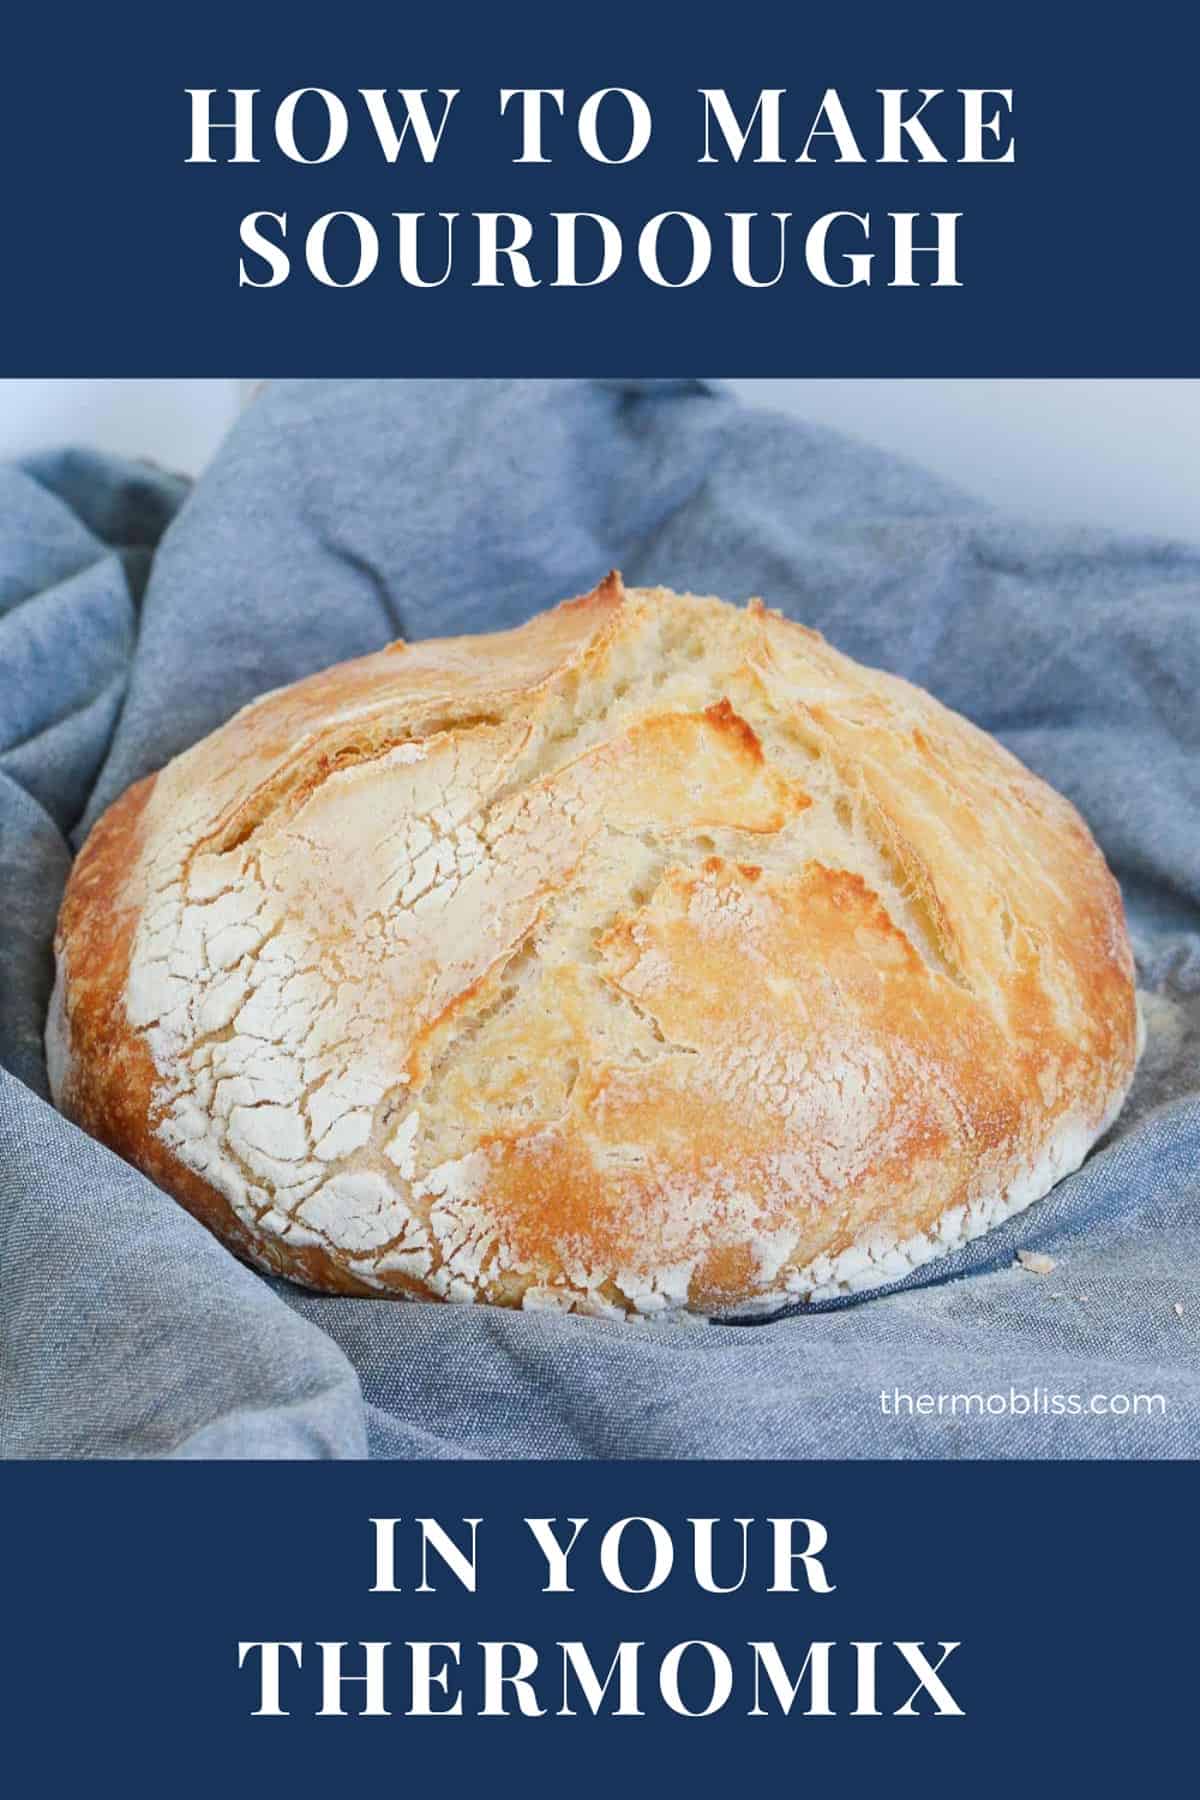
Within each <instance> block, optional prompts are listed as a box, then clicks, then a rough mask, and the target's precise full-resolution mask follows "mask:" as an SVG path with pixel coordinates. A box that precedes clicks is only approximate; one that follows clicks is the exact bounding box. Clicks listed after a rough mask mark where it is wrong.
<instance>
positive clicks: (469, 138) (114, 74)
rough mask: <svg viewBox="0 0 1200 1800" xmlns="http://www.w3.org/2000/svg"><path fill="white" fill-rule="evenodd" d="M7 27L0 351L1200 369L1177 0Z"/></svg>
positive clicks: (1191, 167) (632, 370)
mask: <svg viewBox="0 0 1200 1800" xmlns="http://www.w3.org/2000/svg"><path fill="white" fill-rule="evenodd" d="M8 29H9V41H8V44H7V50H8V55H7V57H6V68H5V74H6V80H5V84H4V95H3V105H2V107H0V170H2V176H0V179H2V180H3V192H4V222H5V240H6V245H7V250H8V255H7V257H6V270H5V296H4V319H5V326H6V329H5V332H4V335H3V340H2V341H3V351H2V355H0V370H2V371H3V372H4V373H6V374H14V375H15V374H32V373H36V374H45V375H49V374H54V375H86V376H94V375H101V374H114V375H117V374H119V375H133V374H145V375H183V374H194V375H228V374H230V373H231V372H232V373H243V374H252V375H263V376H268V375H284V374H306V375H318V374H343V375H351V374H362V375H392V374H394V375H415V374H437V375H472V374H484V373H487V374H492V375H496V374H510V375H578V374H622V375H673V374H683V373H693V372H695V371H697V370H701V371H706V372H711V373H714V374H730V375H752V374H760V375H776V376H778V375H839V376H849V375H993V376H995V375H1014V376H1016V375H1057V376H1062V375H1091V376H1096V375H1190V374H1196V373H1198V372H1200V350H1198V349H1197V340H1198V337H1200V334H1198V333H1197V331H1196V326H1195V318H1196V271H1197V263H1198V258H1197V253H1196V228H1195V223H1194V210H1195V209H1194V206H1193V204H1192V188H1193V186H1194V180H1195V161H1196V159H1195V146H1194V132H1193V120H1194V116H1195V102H1194V92H1193V89H1194V82H1195V68H1196V62H1195V57H1194V55H1193V54H1190V53H1189V45H1188V43H1187V41H1186V37H1185V34H1191V33H1194V29H1195V27H1194V21H1193V19H1192V15H1191V12H1190V10H1189V9H1187V8H1179V7H1177V6H1166V5H1162V4H1156V3H1153V4H1147V5H1143V6H1141V7H1139V8H1137V9H1136V11H1135V12H1133V13H1130V14H1129V15H1127V16H1126V17H1125V18H1124V20H1123V22H1122V29H1121V33H1120V35H1119V36H1118V35H1116V34H1115V33H1114V32H1113V31H1112V30H1111V29H1110V27H1109V23H1108V21H1107V15H1104V14H1101V13H1096V12H1095V11H1093V10H1091V9H1087V8H1082V7H1048V6H1046V5H1044V4H1041V5H1036V6H1035V5H1031V4H1027V3H1026V0H1012V3H1010V4H1008V5H1006V6H1005V7H1003V8H1001V9H996V8H979V7H971V6H963V5H961V4H958V5H954V6H948V5H924V6H920V7H916V8H913V7H904V8H898V7H877V8H876V7H871V8H864V7H844V6H842V7H833V8H820V9H818V8H813V7H806V8H794V7H780V6H778V5H777V4H772V5H770V6H767V5H763V4H760V3H758V0H746V3H744V4H740V5H738V6H737V7H735V8H728V9H725V11H724V13H723V15H722V17H721V20H720V22H719V23H718V22H714V21H713V20H712V19H710V18H709V17H708V16H707V15H706V14H704V13H703V12H702V11H700V10H698V9H695V8H692V7H683V6H645V5H642V6H639V7H636V8H632V7H628V6H622V5H621V4H617V3H615V0H614V4H611V5H608V6H605V7H604V8H603V9H602V10H601V11H600V12H594V13H591V14H588V13H584V14H582V15H581V14H580V13H579V11H578V9H568V8H563V7H561V6H560V7H556V8H542V7H537V8H533V7H525V8H521V9H519V10H514V9H511V8H504V9H500V10H499V11H494V10H493V11H490V12H488V13H486V14H485V13H484V12H483V10H482V9H479V10H478V11H476V9H470V10H467V9H461V8H452V7H429V8H423V9H420V10H418V9H416V8H406V9H403V10H397V9H394V8H385V7H379V6H377V5H372V6H371V7H369V8H367V7H363V6H356V5H354V4H349V3H345V4H340V5H338V6H337V7H336V8H329V9H313V8H308V7H305V8H298V7H286V8H285V7H281V6H277V5H271V6H255V7H248V6H245V5H239V6H236V7H234V6H230V5H228V4H222V3H221V0H215V3H214V4H212V5H209V6H206V7H205V8H204V9H203V11H202V12H201V13H200V14H197V15H194V16H193V15H188V24H187V29H181V27H180V21H179V20H178V19H175V20H171V18H170V15H167V14H164V13H163V10H162V8H161V7H158V6H156V7H149V6H146V5H143V4H127V5H125V6H123V7H121V8H120V9H117V10H115V11H114V10H113V9H109V8H104V9H90V10H88V11H86V12H84V11H81V10H80V11H73V12H72V13H70V14H63V13H62V12H61V11H60V10H58V9H47V8H41V9H34V10H33V13H32V16H30V15H28V14H27V15H26V16H24V17H23V18H22V21H21V23H20V25H19V27H18V26H16V25H14V24H13V22H12V21H10V22H9V27H8ZM1192 48H1193V49H1194V45H1193V46H1192ZM523 90H545V92H543V93H541V94H540V95H538V94H533V95H531V97H530V98H529V99H528V100H526V99H524V98H523V97H522V91H523ZM506 92H509V93H510V98H509V99H508V100H507V101H504V100H503V96H504V94H505V93H506ZM239 95H240V96H241V99H239V97H238V96H239ZM406 96H420V97H421V106H422V107H423V108H424V109H425V110H424V112H423V113H421V114H420V116H419V117H414V116H413V112H414V107H415V106H416V102H415V100H414V101H412V102H411V103H410V100H409V99H408V98H406ZM447 96H449V98H447ZM706 96H707V97H706ZM239 120H240V130H239V131H238V132H235V130H234V129H233V127H234V125H235V124H236V123H238V122H239ZM450 214H452V215H454V216H453V218H452V219H450V218H448V217H447V215H450ZM510 250H512V251H514V252H515V253H516V254H515V255H513V256H510V255H508V254H507V252H508V251H510ZM935 252H940V254H935ZM572 284H574V285H572Z"/></svg>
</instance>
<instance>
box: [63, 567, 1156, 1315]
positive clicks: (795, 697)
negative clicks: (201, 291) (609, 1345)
mask: <svg viewBox="0 0 1200 1800" xmlns="http://www.w3.org/2000/svg"><path fill="white" fill-rule="evenodd" d="M57 951H58V959H59V971H58V973H59V982H58V994H57V1001H56V1009H55V1012H54V1016H53V1019H52V1023H51V1026H50V1028H49V1040H50V1045H51V1048H52V1051H53V1054H52V1056H51V1068H52V1080H53V1082H54V1086H55V1092H56V1098H57V1099H58V1101H59V1104H60V1105H61V1106H62V1107H63V1108H64V1110H66V1111H67V1112H68V1113H70V1114H71V1115H72V1116H74V1117H75V1118H77V1119H78V1120H79V1122H80V1123H81V1124H83V1125H84V1126H85V1128H86V1129H88V1130H90V1131H92V1132H93V1133H94V1134H95V1135H97V1136H98V1137H100V1138H102V1139H103V1140H104V1141H105V1142H107V1143H109V1144H111V1145H112V1146H113V1147H114V1148H115V1149H117V1150H118V1151H119V1152H120V1153H121V1154H123V1155H125V1156H126V1157H128V1158H129V1159H130V1160H132V1161H133V1162H135V1163H137V1164H138V1165H139V1166H140V1167H142V1168H143V1169H145V1170H146V1172H147V1173H148V1174H150V1175H151V1176H152V1178H154V1179H155V1180H157V1181H159V1182H160V1183H161V1185H163V1186H165V1187H166V1188H167V1189H168V1190H169V1191H171V1192H172V1193H174V1194H176V1195H177V1197H178V1198H179V1199H180V1200H181V1201H182V1202H183V1203H184V1204H185V1205H186V1206H188V1207H189V1208H190V1209H191V1210H192V1211H193V1212H195V1213H196V1214H197V1216H199V1217H200V1218H201V1219H203V1220H204V1221H205V1223H207V1224H208V1225H210V1227H212V1228H213V1229H214V1230H216V1231H217V1232H219V1233H220V1235H222V1236H223V1237H225V1239H226V1241H227V1242H229V1243H230V1244H231V1246H232V1247H233V1248H234V1249H235V1250H237V1251H238V1252H239V1254H241V1255H243V1256H245V1257H247V1258H248V1259H249V1260H251V1261H254V1262H256V1263H258V1264H259V1265H260V1266H263V1267H267V1268H270V1269H272V1270H274V1271H276V1272H278V1273H282V1274H285V1275H289V1276H291V1277H292V1278H293V1279H296V1280H299V1281H302V1282H305V1283H307V1284H308V1285H311V1286H315V1287H319V1288H326V1289H333V1290H337V1291H343V1292H351V1293H377V1294H423V1295H432V1296H437V1297H440V1298H444V1299H451V1300H475V1299H487V1300H492V1301H497V1302H501V1303H506V1304H524V1305H526V1306H531V1307H537V1306H543V1307H545V1306H552V1307H558V1308H562V1309H564V1310H578V1311H584V1312H591V1313H596V1314H600V1315H604V1316H609V1315H612V1316H624V1315H625V1314H639V1315H644V1314H650V1313H656V1312H662V1311H668V1310H671V1309H677V1308H682V1307H687V1308H690V1309H691V1310H693V1311H696V1312H700V1313H707V1314H713V1315H722V1316H725V1315H730V1314H733V1315H741V1314H746V1313H754V1312H768V1311H770V1310H773V1309H775V1308H777V1307H778V1306H780V1305H782V1304H785V1303H786V1302H788V1301H789V1300H793V1299H805V1298H813V1297H815V1298H824V1297H827V1296H828V1295H830V1294H832V1293H836V1292H843V1291H853V1290H855V1289H856V1288H858V1287H862V1286H865V1285H870V1284H871V1283H873V1282H878V1281H888V1280H892V1279H895V1278H896V1277H897V1276H898V1275H901V1274H903V1273H905V1272H907V1270H908V1269H909V1268H911V1267H915V1266H917V1265H918V1264H919V1263H921V1262H922V1261H925V1260H927V1259H928V1258H929V1257H931V1256H935V1255H940V1254H943V1253H945V1252H946V1251H947V1250H949V1249H952V1248H954V1247H955V1246H956V1245H957V1244H958V1243H959V1242H961V1241H964V1240H965V1239H966V1238H967V1237H969V1236H972V1235H975V1234H976V1233H977V1232H978V1231H980V1230H984V1229H987V1228H988V1226H989V1225H991V1224H994V1223H997V1222H998V1221H999V1220H1000V1218H1002V1217H1005V1216H1007V1215H1008V1214H1009V1213H1011V1212H1012V1211H1014V1210H1016V1209H1017V1208H1018V1207H1020V1206H1023V1205H1027V1204H1029V1203H1030V1201H1032V1200H1033V1199H1035V1198H1037V1197H1038V1196H1039V1195H1040V1194H1041V1193H1043V1192H1045V1190H1046V1188H1047V1187H1049V1186H1050V1185H1052V1183H1053V1182H1054V1181H1055V1180H1057V1179H1059V1178H1060V1176H1061V1175H1062V1174H1064V1173H1066V1172H1067V1171H1068V1170H1069V1169H1070V1168H1073V1167H1075V1166H1076V1164H1077V1163H1078V1161H1079V1160H1080V1159H1081V1157H1082V1155H1083V1154H1084V1153H1085V1151H1086V1149H1087V1147H1088V1146H1089V1145H1090V1143H1091V1142H1092V1141H1094V1139H1095V1137H1096V1136H1097V1135H1098V1133H1099V1132H1100V1131H1101V1130H1103V1129H1104V1128H1105V1126H1106V1124H1107V1123H1108V1121H1109V1120H1110V1118H1111V1117H1112V1116H1113V1114H1114V1111H1115V1109H1116V1107H1118V1106H1119V1105H1120V1102H1121V1099H1122V1098H1123V1096H1124V1093H1125V1091H1126V1089H1127V1087H1128V1084H1129V1081H1130V1079H1131V1076H1132V1072H1133V1067H1134V1063H1135V1061H1136V1055H1137V1049H1138V1044H1137V1023H1136V1012H1135V1007H1134V999H1133V982H1132V962H1131V958H1130V955H1129V949H1128V944H1127V941H1126V937H1125V930H1124V921H1123V916H1122V911H1121V905H1120V898H1119V895H1118V893H1117V890H1116V887H1115V884H1114V883H1113V881H1112V878H1111V876H1110V875H1109V873H1108V871H1107V869H1106V867H1105V865H1104V862H1103V859H1102V858H1101V856H1100V854H1099V852H1098V851H1097V849H1096V847H1095V845H1094V844H1093V843H1092V840H1091V838H1090V837H1089V835H1088V833H1087V830H1086V827H1085V826H1084V825H1083V823H1082V821H1081V820H1080V819H1079V818H1078V816H1077V815H1076V814H1075V812H1074V811H1073V809H1072V808H1071V807H1070V806H1069V805H1068V803H1067V802H1066V801H1065V800H1063V799H1061V798H1060V797H1059V796H1058V795H1056V794H1054V793H1052V791H1051V790H1050V789H1048V788H1046V787H1045V786H1044V785H1043V784H1042V783H1041V782H1039V781H1037V780H1036V779H1035V778H1034V777H1033V776H1032V775H1030V774H1029V773H1028V771H1026V770H1025V769H1024V768H1022V766H1021V765H1020V764H1019V763H1017V762H1016V760H1015V759H1014V758H1012V757H1011V756H1009V755H1008V754H1007V753H1006V752H1005V751H1003V750H1002V749H1001V748H1000V747H999V746H998V745H997V744H995V743H994V742H993V741H992V740H991V739H989V738H987V737H986V736H985V735H984V734H983V733H982V732H979V731H977V730H976V729H975V728H974V727H972V726H971V725H969V724H968V723H967V722H966V721H965V720H963V719H960V718H958V717H957V716H956V715H954V714H952V713H950V712H948V711H947V710H946V709H945V708H943V707H941V706H939V705H938V703H937V702H936V701H934V700H932V699H931V698H930V697H929V696H928V695H925V694H923V693H921V692H920V691H919V690H917V689H915V688H912V687H910V686H909V685H908V684H906V683H905V682H903V681H900V680H898V679H897V678H895V677H892V676H888V675H883V674H880V673H877V672H874V671H870V670H866V669H862V668H860V667H859V666H858V665H856V664H854V663H852V662H850V661H849V660H848V659H847V658H845V657H843V656H841V655H839V654H838V653H837V652H836V651H834V650H833V649H831V648H830V647H829V646H828V645H827V644H826V643H825V642H824V641H823V640H822V639H821V638H820V637H818V636H817V635H816V634H815V633H813V632H810V631H808V630H806V629H805V628H804V627H801V626H797V625H794V624H791V623H789V622H788V621H785V620H783V619H782V618H780V617H779V616H778V615H777V614H774V613H772V612H769V611H768V610H767V609H766V608H764V607H763V606H762V605H761V604H760V603H758V602H751V603H750V605H749V607H748V608H746V609H745V610H740V611H739V610H738V609H735V608H733V607H729V606H726V605H725V604H724V603H723V602H721V601H718V600H712V599H699V598H696V597H694V596H690V595H684V596H680V595H675V594H672V593H670V592H668V591H666V590H663V589H649V590H632V591H630V592H626V590H625V589H624V587H623V586H622V584H621V581H620V578H619V576H616V575H612V576H609V577H608V578H607V579H606V580H605V581H604V582H603V583H601V584H600V586H599V587H598V588H596V589H595V590H594V591H593V592H592V593H591V594H589V595H586V596H584V597H582V598H581V599H579V600H575V601H570V602H567V603H565V604H564V605H563V606H561V607H559V608H557V609H555V610H554V611H553V612H551V613H548V614H544V615H542V616H540V617H539V618H536V619H534V620H532V621H531V622H530V623H529V624H528V625H526V626H524V627H521V628H519V629H518V630H515V631H511V632H504V633H498V634H495V635H494V636H492V637H490V638H489V637H483V638H476V639H456V640H442V641H431V642H429V643H424V644H418V645H414V646H407V647H402V646H393V647H391V648H390V649H388V650H385V651H383V652H380V653H379V654H378V655H376V656H371V657H365V658H362V659H360V660H359V661H358V662H356V663H348V664H344V665H341V666H339V667H337V668H334V669H331V670H327V671H325V672H324V673H322V674H320V675H317V676H314V677H312V678H310V679H309V680H308V681H304V682H300V683H298V684H296V686H295V687H293V688H290V689H285V690H281V691H279V692H277V693H275V694H271V695H266V696H264V697H263V698H262V699H261V700H259V701H257V702H255V703H254V705H253V706H251V707H248V708H246V709H245V710H244V711H243V712H242V713H240V714H238V715H237V717H236V718H234V719H233V720H231V721H230V723H229V724H228V725H226V726H225V727H223V728H222V729H221V730H220V731H218V732H216V733H214V734H213V736H212V737H211V738H209V739H206V740H205V741H204V742H203V743H201V744H198V745H197V746H196V747H195V748H194V749H193V750H191V751H189V752H188V753H187V754H186V755H185V756H182V757H180V758H178V759H177V760H176V761H175V762H174V763H172V764H170V765H168V767H167V768H166V769H165V770H163V771H162V772H161V773H160V774H159V775H158V776H157V777H155V778H153V779H152V780H151V781H149V782H146V783H142V784H139V786H138V787H137V788H135V789H133V790H131V791H130V793H129V794H128V795H126V796H125V797H124V798H123V799H122V800H121V801H119V802H118V803H117V806H116V807H114V808H113V809H112V810H111V811H110V813H109V814H107V815H106V816H105V818H104V819H103V820H102V821H101V822H100V824H99V825H98V826H97V828H96V830H95V831H94V833H93V834H92V837H91V838H90V839H89V841H88V844H87V845H86V847H85V849H84V851H83V852H82V854H81V856H80V858H79V859H78V862H77V864H76V867H75V870H74V872H73V875H72V880H71V883H70V887H69V890H68V894H67V897H66V900H65V902H64V907H63V913H62V918H61V920H60V927H59V935H58V941H57Z"/></svg>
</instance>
